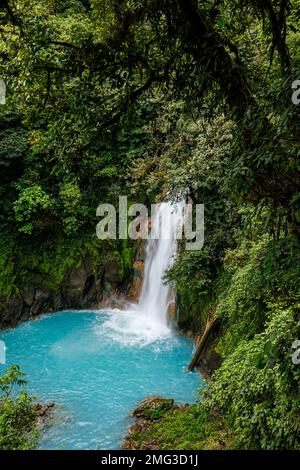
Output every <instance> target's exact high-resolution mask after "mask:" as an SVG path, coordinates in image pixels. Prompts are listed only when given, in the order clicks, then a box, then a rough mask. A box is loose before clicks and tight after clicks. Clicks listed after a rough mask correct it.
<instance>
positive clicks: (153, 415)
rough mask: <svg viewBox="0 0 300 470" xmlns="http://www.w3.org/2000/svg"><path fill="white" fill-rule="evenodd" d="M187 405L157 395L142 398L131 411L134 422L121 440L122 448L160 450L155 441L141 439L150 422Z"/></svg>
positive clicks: (157, 420) (183, 408)
mask: <svg viewBox="0 0 300 470" xmlns="http://www.w3.org/2000/svg"><path fill="white" fill-rule="evenodd" d="M188 406H189V405H188V404H186V405H176V404H175V403H174V400H172V399H168V398H162V397H158V396H150V397H148V398H146V399H145V400H143V401H142V402H141V403H139V405H138V406H137V407H136V408H135V410H134V411H133V412H132V416H133V417H134V418H136V419H135V423H134V424H133V425H132V426H131V427H130V428H129V429H128V435H127V436H126V437H125V439H124V441H123V445H122V448H123V449H124V450H160V449H159V447H158V445H157V443H156V442H155V441H153V440H152V441H149V440H145V439H143V436H144V435H145V434H146V432H147V430H148V429H149V427H150V426H151V424H152V423H153V422H154V421H156V422H159V421H160V420H161V419H162V418H163V417H164V416H165V415H166V414H168V413H172V412H173V411H174V410H175V409H182V410H185V409H186V408H187V407H188Z"/></svg>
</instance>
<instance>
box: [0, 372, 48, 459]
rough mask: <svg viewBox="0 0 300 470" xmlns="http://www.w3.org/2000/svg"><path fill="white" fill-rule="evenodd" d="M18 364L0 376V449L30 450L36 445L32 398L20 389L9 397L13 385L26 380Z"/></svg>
mask: <svg viewBox="0 0 300 470" xmlns="http://www.w3.org/2000/svg"><path fill="white" fill-rule="evenodd" d="M24 375H26V374H24V373H23V372H21V371H20V368H19V366H17V365H13V366H11V367H9V368H8V369H6V371H5V373H4V374H3V375H2V376H0V390H1V392H2V394H3V396H2V397H1V396H0V449H1V450H32V449H35V448H36V446H37V445H38V440H39V432H38V429H37V415H36V411H35V403H34V399H33V398H32V397H30V396H29V395H28V394H27V393H26V392H24V391H22V392H21V393H20V394H19V395H18V396H17V397H15V398H11V397H10V394H11V391H12V389H13V387H14V386H24V385H26V381H25V380H23V379H22V377H24Z"/></svg>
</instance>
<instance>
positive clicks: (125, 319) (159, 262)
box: [99, 202, 182, 345]
mask: <svg viewBox="0 0 300 470" xmlns="http://www.w3.org/2000/svg"><path fill="white" fill-rule="evenodd" d="M181 209H182V204H181V203H178V204H171V203H169V202H165V203H162V204H160V205H159V207H158V210H157V212H156V213H155V214H154V217H153V219H152V222H151V236H150V237H149V238H148V241H147V248H146V262H145V272H144V281H143V286H142V293H141V297H140V301H139V303H138V304H137V305H134V304H130V305H129V306H128V308H127V309H126V310H124V311H120V310H113V311H110V317H109V319H108V320H107V321H106V322H105V323H103V324H102V325H101V327H100V328H101V331H100V332H99V333H100V334H101V335H103V334H105V335H106V336H107V335H108V336H110V337H111V338H112V339H113V340H115V341H119V342H121V343H123V344H137V343H139V344H141V345H143V344H150V343H152V342H154V341H157V340H160V339H164V338H166V337H168V336H169V335H171V333H172V331H171V329H170V327H169V326H168V319H167V310H168V304H169V302H170V289H169V287H168V286H167V285H166V284H165V283H164V280H163V279H164V275H165V272H166V271H167V269H168V268H169V267H170V266H171V264H172V262H173V260H174V256H175V254H176V246H177V243H176V233H177V230H178V228H179V226H180V223H181V221H182V210H181Z"/></svg>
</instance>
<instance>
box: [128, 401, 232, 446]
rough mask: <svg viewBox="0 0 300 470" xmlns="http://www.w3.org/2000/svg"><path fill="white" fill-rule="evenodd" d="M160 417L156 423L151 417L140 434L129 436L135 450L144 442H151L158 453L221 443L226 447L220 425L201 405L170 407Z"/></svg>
mask: <svg viewBox="0 0 300 470" xmlns="http://www.w3.org/2000/svg"><path fill="white" fill-rule="evenodd" d="M160 418H161V419H160V420H159V421H155V420H156V418H155V419H154V421H153V422H152V423H150V425H149V426H147V427H146V428H145V431H144V432H143V433H142V434H138V433H136V434H133V436H132V438H133V439H134V440H136V441H137V442H139V448H141V447H142V446H143V445H145V444H146V445H147V442H151V443H155V445H156V446H158V448H159V449H162V450H170V449H172V450H182V449H186V450H205V449H207V448H210V449H221V448H222V445H225V442H226V445H227V448H228V446H229V445H230V435H229V433H228V430H227V429H226V426H225V424H224V422H222V420H221V419H220V418H216V417H213V416H211V415H210V414H209V413H208V412H207V411H206V410H205V408H204V407H203V406H201V405H192V406H189V407H188V408H185V409H182V408H174V409H173V410H172V411H171V412H168V413H166V414H164V416H163V417H160ZM224 441H225V442H224ZM220 442H221V443H222V444H220Z"/></svg>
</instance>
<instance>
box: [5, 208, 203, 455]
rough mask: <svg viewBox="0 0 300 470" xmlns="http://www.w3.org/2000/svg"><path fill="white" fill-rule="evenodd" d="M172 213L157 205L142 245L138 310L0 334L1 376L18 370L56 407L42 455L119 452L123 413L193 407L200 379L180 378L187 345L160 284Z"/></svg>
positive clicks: (62, 319) (59, 318)
mask: <svg viewBox="0 0 300 470" xmlns="http://www.w3.org/2000/svg"><path fill="white" fill-rule="evenodd" d="M179 206H180V205H179ZM179 209H180V207H178V208H176V206H175V207H174V206H171V205H170V204H161V205H160V207H159V209H158V211H157V213H156V214H155V216H154V219H153V220H152V232H153V234H154V236H158V235H159V238H158V239H157V240H153V239H149V240H148V242H147V253H146V263H145V276H144V284H143V289H142V294H141V298H140V302H139V303H138V304H137V305H131V306H129V307H128V309H126V310H123V311H121V310H98V311H89V312H82V311H77V312H70V311H68V312H60V313H57V314H55V315H53V314H51V315H45V316H43V317H41V318H39V319H37V320H35V321H32V322H28V323H23V324H21V325H18V327H17V328H14V329H11V330H8V331H6V332H3V333H2V334H1V335H0V339H1V340H3V341H5V344H6V346H7V364H6V365H5V366H2V367H3V370H4V368H6V367H8V366H10V365H12V364H19V365H20V367H21V369H22V370H24V371H25V372H26V373H27V377H26V378H27V379H28V387H27V388H28V391H29V392H30V393H32V394H33V395H34V396H36V397H38V400H39V402H41V403H43V402H52V401H53V402H54V403H55V405H56V406H55V409H54V420H53V424H52V425H51V426H49V427H47V428H46V429H45V431H44V432H43V436H42V441H41V443H40V445H41V448H43V449H61V448H63V449H96V448H100V449H119V448H121V442H122V439H123V437H124V435H125V434H126V431H127V429H128V427H129V425H130V424H131V418H129V414H130V412H131V410H132V409H133V408H134V407H135V406H136V404H137V403H138V402H139V401H140V400H141V399H143V398H145V397H146V396H148V395H161V396H167V397H170V398H174V399H175V400H176V401H177V402H179V403H186V402H193V401H194V398H195V391H196V389H197V388H198V387H199V385H200V380H201V379H200V378H199V376H198V374H187V373H186V366H187V364H188V361H189V360H190V357H191V354H192V350H193V342H192V341H191V340H189V339H188V338H184V337H183V336H177V335H176V334H175V333H172V331H171V329H170V328H169V326H168V322H167V307H168V300H169V289H168V287H167V286H165V285H164V283H163V277H164V273H165V271H166V269H167V268H168V267H169V266H170V264H171V263H172V260H173V258H174V255H175V252H176V239H175V238H176V237H175V233H176V227H177V226H178V224H179V222H180V210H179ZM171 214H172V217H171V218H170V219H169V218H168V216H169V215H171ZM162 219H164V222H165V224H164V225H163V226H162V228H160V227H161V224H160V222H161V221H162ZM160 340H163V341H160ZM141 345H142V346H143V347H140V346H141ZM1 372H2V371H1V365H0V373H1Z"/></svg>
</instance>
